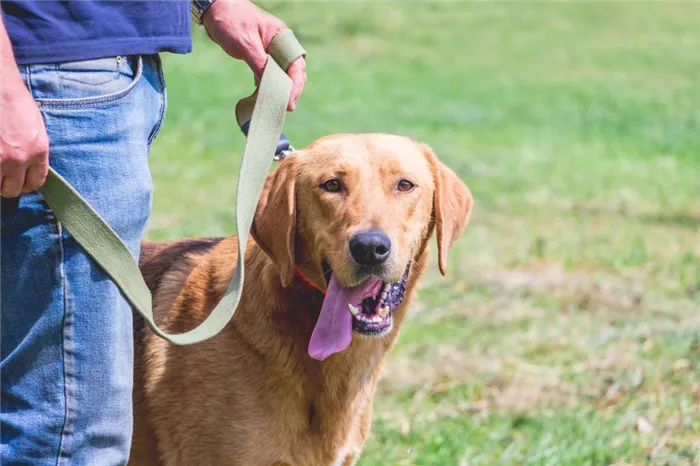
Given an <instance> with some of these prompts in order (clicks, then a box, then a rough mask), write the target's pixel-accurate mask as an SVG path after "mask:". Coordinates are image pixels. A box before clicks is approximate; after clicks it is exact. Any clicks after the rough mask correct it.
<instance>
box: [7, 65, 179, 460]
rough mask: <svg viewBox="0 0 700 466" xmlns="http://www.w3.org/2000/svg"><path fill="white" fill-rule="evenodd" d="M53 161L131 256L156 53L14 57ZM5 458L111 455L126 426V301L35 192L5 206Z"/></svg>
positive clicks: (156, 90) (158, 102)
mask: <svg viewBox="0 0 700 466" xmlns="http://www.w3.org/2000/svg"><path fill="white" fill-rule="evenodd" d="M21 72H22V75H23V77H24V80H25V84H26V85H27V87H28V88H29V89H30V91H31V92H32V95H33V96H34V98H35V99H36V101H37V102H38V103H39V106H40V108H41V112H42V115H43V117H44V121H45V123H46V128H47V131H48V135H49V145H50V149H49V158H50V164H51V166H52V167H53V168H54V169H56V171H57V172H58V173H60V174H61V175H63V177H65V178H66V179H67V180H68V181H69V182H70V183H71V184H72V185H73V186H74V187H75V188H76V189H77V190H78V191H79V192H80V193H81V194H82V195H83V197H85V198H86V199H87V200H88V202H90V204H92V205H93V206H94V208H95V209H96V210H97V211H98V212H99V213H100V214H101V215H102V216H103V217H104V218H105V220H106V221H107V222H108V223H109V224H110V225H111V226H112V228H114V230H115V231H116V232H117V233H118V234H119V235H120V236H121V238H122V239H123V240H124V241H125V243H126V244H127V246H128V247H129V248H130V250H131V252H132V253H133V255H134V257H135V258H137V257H138V254H139V247H140V241H141V238H142V235H143V234H144V231H145V228H146V223H147V221H148V218H149V215H150V211H151V194H152V183H151V175H150V171H149V166H148V154H149V148H150V144H151V141H152V140H153V139H154V138H155V136H156V134H157V133H158V130H159V128H160V125H161V122H162V120H163V115H164V112H165V105H166V103H165V100H166V99H165V84H164V80H163V74H162V69H161V65H160V60H159V58H158V56H141V57H112V58H105V59H98V60H90V61H84V62H73V63H60V64H48V65H29V66H24V67H21ZM1 241H2V244H1V249H0V251H1V262H0V268H1V269H2V282H1V287H2V295H1V297H2V327H1V333H2V336H1V340H0V346H1V347H2V348H1V349H2V366H1V369H2V374H1V385H2V402H1V404H2V434H1V438H2V450H0V457H1V458H2V461H3V465H8V466H9V465H16V464H31V465H34V466H38V465H49V464H50V465H57V464H59V465H63V464H66V465H68V464H70V465H113V464H124V463H125V462H126V460H127V458H128V454H129V448H130V443H131V433H132V405H131V392H132V385H133V382H132V381H133V329H132V313H131V307H130V305H129V304H128V303H127V301H126V300H125V299H124V298H123V297H122V295H121V293H120V292H119V290H118V289H117V287H116V286H115V285H114V284H113V282H112V281H111V280H110V278H109V277H108V276H107V275H106V274H105V273H104V272H103V271H102V270H101V269H100V268H99V267H98V266H97V265H96V264H95V263H94V262H93V261H92V259H90V258H89V257H88V256H87V255H86V254H85V252H84V251H83V250H82V248H81V247H80V246H79V245H78V244H77V243H76V242H75V240H74V239H73V238H72V237H71V234H70V232H68V231H66V230H65V229H63V228H62V227H61V225H60V223H58V222H57V221H56V218H55V217H54V216H53V214H52V212H51V210H50V209H49V208H48V207H47V205H46V203H45V202H44V201H43V199H42V198H41V195H39V194H38V193H37V192H33V193H31V194H28V195H25V196H22V197H21V198H20V200H19V205H18V207H17V208H16V209H14V211H13V209H10V210H8V209H4V210H3V212H2V230H1Z"/></svg>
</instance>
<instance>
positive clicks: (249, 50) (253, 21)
mask: <svg viewBox="0 0 700 466" xmlns="http://www.w3.org/2000/svg"><path fill="white" fill-rule="evenodd" d="M202 22H203V24H204V27H205V28H206V30H207V34H209V37H210V38H211V39H212V40H213V41H214V42H216V43H217V44H219V46H220V47H221V48H222V49H223V50H224V51H225V52H226V53H228V54H229V55H230V56H232V57H233V58H236V59H239V60H243V61H245V62H246V63H247V64H248V66H249V67H250V69H251V70H252V71H253V73H254V74H255V76H256V78H258V79H260V77H261V76H262V72H263V69H264V68H265V64H266V63H267V53H266V52H265V50H266V49H267V46H268V45H269V44H270V41H271V40H272V38H273V37H275V35H276V34H277V33H278V32H280V31H282V30H284V29H286V26H285V25H284V23H283V22H282V21H280V20H279V19H277V18H276V17H274V16H272V15H271V14H269V13H267V12H265V11H263V10H261V9H260V8H258V7H257V6H255V5H254V4H253V3H251V2H250V1H249V0H216V1H215V2H214V4H213V5H211V6H210V7H209V8H208V9H207V11H206V12H205V13H204V15H203V16H202ZM287 74H288V75H289V76H290V77H291V78H292V82H293V87H292V94H291V96H290V98H289V104H288V107H287V109H288V110H289V111H293V110H294V106H295V104H296V101H297V99H298V98H299V96H300V95H301V91H302V90H303V88H304V84H305V83H306V60H305V59H304V58H303V57H300V58H298V59H297V60H295V61H294V63H292V64H291V65H290V67H289V69H288V70H287Z"/></svg>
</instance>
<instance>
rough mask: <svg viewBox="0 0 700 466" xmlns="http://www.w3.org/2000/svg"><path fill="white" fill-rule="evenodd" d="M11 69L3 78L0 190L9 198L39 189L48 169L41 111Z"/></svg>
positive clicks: (0, 123)
mask: <svg viewBox="0 0 700 466" xmlns="http://www.w3.org/2000/svg"><path fill="white" fill-rule="evenodd" d="M10 71H12V70H7V73H6V75H7V79H2V78H0V108H2V111H1V112H0V175H2V181H1V182H0V193H1V194H2V196H3V197H7V198H12V197H18V196H20V195H21V194H26V193H29V192H31V191H33V190H35V189H38V188H40V187H41V186H42V185H43V184H44V181H46V175H47V173H48V171H49V137H48V135H47V134H46V127H45V126H44V120H43V119H42V118H41V112H40V111H39V107H38V106H37V105H36V102H34V99H33V98H32V95H31V94H30V93H29V90H27V88H26V87H25V86H24V83H23V82H22V80H21V78H19V75H17V76H14V75H13V73H11V72H10ZM14 71H16V68H15V70H14Z"/></svg>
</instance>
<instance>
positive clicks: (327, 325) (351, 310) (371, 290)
mask: <svg viewBox="0 0 700 466" xmlns="http://www.w3.org/2000/svg"><path fill="white" fill-rule="evenodd" d="M325 268H326V267H325V264H324V269H325ZM328 269H330V267H328ZM409 269H410V267H406V271H405V272H404V274H403V276H402V277H401V279H400V280H399V281H398V282H396V283H386V282H383V281H382V280H380V279H378V278H376V277H370V278H367V279H366V280H364V281H363V282H362V283H360V284H359V285H357V286H353V287H351V288H346V287H344V286H342V285H341V284H340V283H338V281H337V280H336V279H335V276H334V275H333V274H332V272H331V273H330V279H329V281H328V289H327V291H326V296H325V298H324V300H323V305H322V307H321V312H320V314H319V317H318V321H317V322H316V326H315V327H314V330H313V333H312V334H311V341H310V343H309V356H311V357H312V358H314V359H318V360H323V359H325V358H327V357H328V356H330V355H331V354H334V353H338V352H340V351H343V350H344V349H345V348H347V347H348V346H349V345H350V342H351V340H352V334H353V333H358V334H360V335H365V336H373V337H377V336H382V335H385V334H387V333H388V332H389V331H391V327H392V313H393V311H395V310H396V309H397V308H398V307H399V306H400V305H401V303H402V302H403V298H404V294H405V293H406V281H407V279H408V272H409ZM328 271H329V272H330V270H328Z"/></svg>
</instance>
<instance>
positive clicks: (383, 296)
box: [381, 291, 389, 299]
mask: <svg viewBox="0 0 700 466" xmlns="http://www.w3.org/2000/svg"><path fill="white" fill-rule="evenodd" d="M387 296H389V293H387V292H386V291H382V294H381V297H382V299H386V298H387Z"/></svg>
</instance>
